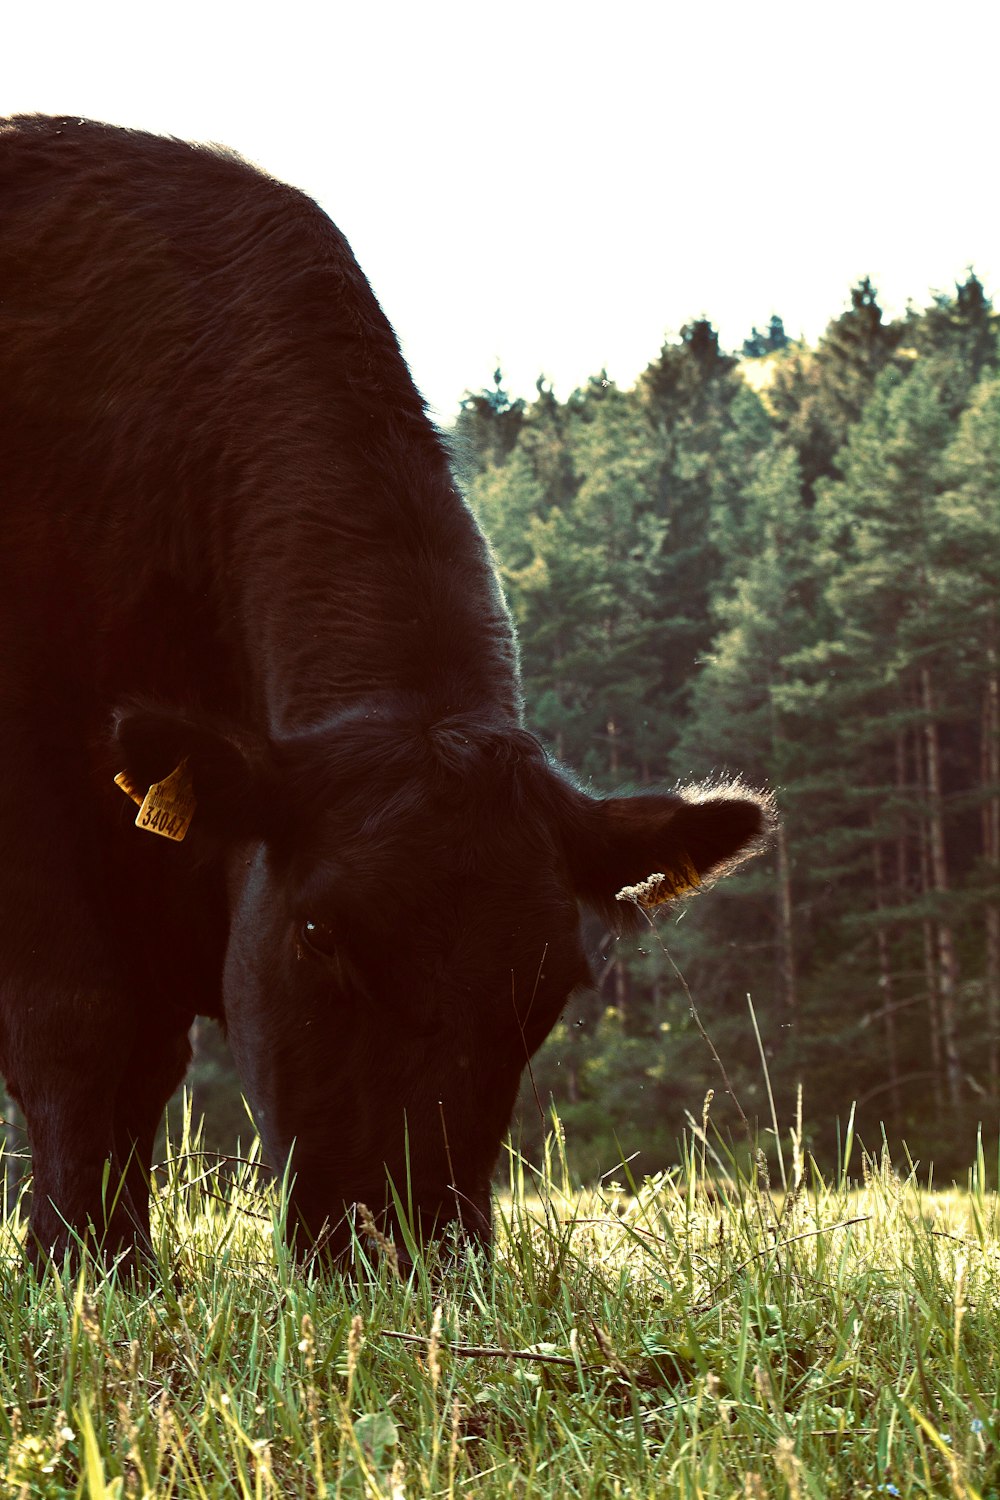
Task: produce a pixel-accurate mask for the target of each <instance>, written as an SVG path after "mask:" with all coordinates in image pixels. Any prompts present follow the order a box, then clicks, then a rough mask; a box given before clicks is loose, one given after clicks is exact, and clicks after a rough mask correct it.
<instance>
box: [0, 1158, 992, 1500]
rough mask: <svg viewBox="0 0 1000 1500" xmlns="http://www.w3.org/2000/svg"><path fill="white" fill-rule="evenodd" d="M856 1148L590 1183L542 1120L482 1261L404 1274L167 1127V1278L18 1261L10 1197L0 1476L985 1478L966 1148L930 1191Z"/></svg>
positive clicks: (450, 1487)
mask: <svg viewBox="0 0 1000 1500" xmlns="http://www.w3.org/2000/svg"><path fill="white" fill-rule="evenodd" d="M771 1144H772V1149H773V1146H774V1141H773V1139H772V1142H771ZM848 1154H850V1153H848ZM853 1155H854V1158H855V1159H854V1160H853V1162H850V1161H849V1163H848V1166H849V1167H850V1168H851V1170H852V1171H856V1172H857V1179H856V1180H854V1179H851V1178H849V1177H848V1167H845V1170H844V1173H843V1174H842V1181H840V1182H834V1183H827V1182H823V1181H821V1180H819V1179H818V1177H817V1176H816V1175H815V1174H814V1173H813V1172H812V1171H811V1170H810V1165H809V1163H808V1161H807V1160H804V1159H803V1157H802V1155H801V1153H799V1151H798V1150H797V1147H796V1142H795V1138H794V1135H793V1136H792V1138H791V1141H790V1144H786V1147H785V1159H784V1161H783V1162H781V1163H780V1167H779V1165H778V1164H777V1162H776V1165H775V1168H774V1169H773V1171H772V1176H773V1177H774V1178H775V1179H777V1178H778V1175H779V1171H780V1172H781V1173H782V1174H783V1176H784V1179H785V1183H786V1187H785V1188H784V1189H783V1188H782V1185H781V1182H780V1181H778V1180H775V1181H772V1182H768V1180H767V1175H766V1171H764V1170H763V1169H762V1166H761V1163H760V1161H759V1160H757V1161H754V1160H753V1159H752V1158H749V1157H748V1158H747V1159H748V1160H749V1166H747V1167H746V1168H744V1169H742V1170H738V1169H737V1166H736V1162H735V1158H733V1157H730V1156H727V1155H725V1154H724V1153H721V1152H720V1150H719V1149H718V1147H717V1146H716V1147H713V1146H712V1145H711V1144H710V1143H709V1142H708V1141H707V1140H705V1139H702V1140H700V1141H699V1139H698V1138H697V1132H695V1135H694V1136H693V1137H692V1139H691V1140H690V1142H689V1145H688V1148H687V1156H686V1159H685V1160H684V1162H683V1165H682V1166H681V1167H680V1168H679V1169H678V1170H677V1172H676V1173H674V1174H671V1175H669V1176H665V1177H662V1178H659V1179H657V1180H654V1181H648V1182H645V1183H641V1184H630V1183H628V1182H623V1184H622V1185H621V1186H618V1185H615V1184H609V1183H606V1184H605V1185H604V1186H603V1188H602V1189H601V1190H600V1191H597V1192H590V1193H585V1194H580V1193H579V1192H576V1191H574V1190H573V1189H572V1187H571V1185H570V1184H569V1183H568V1182H567V1181H566V1180H565V1173H564V1170H563V1167H562V1158H561V1153H560V1151H559V1140H558V1132H557V1133H556V1134H555V1135H554V1137H553V1147H552V1152H551V1156H550V1159H549V1160H548V1162H546V1163H543V1164H541V1167H540V1168H539V1169H538V1170H535V1169H529V1168H528V1167H526V1166H525V1164H523V1163H522V1162H520V1161H518V1160H516V1159H513V1161H512V1166H511V1171H510V1184H509V1189H508V1191H506V1192H505V1193H502V1194H501V1195H500V1197H499V1199H498V1203H497V1211H496V1217H497V1226H498V1236H497V1240H498V1243H497V1252H496V1255H495V1259H494V1262H493V1264H492V1265H490V1266H487V1265H486V1264H484V1263H483V1262H482V1261H481V1260H479V1259H476V1258H473V1259H464V1260H460V1261H459V1262H457V1263H452V1264H450V1265H444V1266H442V1265H440V1264H438V1265H435V1264H433V1263H431V1264H429V1265H428V1264H427V1263H426V1262H421V1263H419V1265H418V1269H417V1270H416V1271H415V1272H414V1273H413V1274H412V1275H411V1277H410V1278H409V1279H406V1280H403V1279H400V1278H399V1276H398V1275H397V1274H394V1271H393V1268H392V1266H391V1264H388V1263H387V1262H386V1260H385V1259H384V1258H381V1259H380V1260H379V1262H378V1264H377V1266H376V1267H375V1268H374V1269H373V1267H372V1265H371V1264H370V1263H369V1261H368V1259H367V1254H368V1250H369V1247H367V1246H366V1244H365V1243H364V1241H360V1242H359V1243H358V1246H357V1255H358V1274H357V1276H356V1278H355V1279H354V1280H352V1281H345V1280H342V1279H339V1278H335V1277H330V1276H323V1275H321V1274H318V1273H316V1272H306V1273H303V1272H302V1271H300V1270H297V1269H296V1268H295V1267H294V1266H293V1265H291V1264H290V1263H289V1260H288V1257H287V1256H286V1254H285V1253H284V1250H283V1248H282V1247H281V1245H280V1241H279V1242H278V1243H277V1245H276V1241H275V1237H274V1234H273V1220H274V1218H275V1216H276V1215H277V1213H278V1212H279V1210H278V1208H277V1205H276V1202H275V1195H274V1193H273V1191H272V1190H271V1189H269V1188H266V1187H264V1186H262V1185H261V1184H260V1183H259V1182H258V1181H257V1174H256V1173H255V1171H254V1168H253V1166H252V1165H247V1166H240V1165H239V1164H236V1166H235V1167H234V1164H233V1163H232V1162H230V1163H227V1164H219V1163H218V1162H217V1161H216V1160H215V1159H210V1158H206V1157H205V1156H203V1155H199V1154H198V1148H197V1141H193V1140H192V1139H191V1137H190V1135H189V1134H187V1133H185V1134H184V1136H183V1138H182V1139H181V1140H180V1141H179V1142H178V1143H177V1144H176V1146H175V1148H174V1150H173V1152H172V1153H171V1154H170V1155H169V1157H168V1161H167V1163H166V1164H165V1166H164V1168H163V1169H162V1170H161V1171H159V1172H158V1173H157V1194H156V1209H157V1212H156V1235H157V1254H158V1256H159V1260H160V1268H161V1273H162V1274H161V1275H160V1277H159V1279H158V1281H157V1283H156V1284H150V1285H148V1286H145V1287H143V1288H139V1289H137V1288H136V1287H135V1286H133V1285H130V1284H121V1285H120V1284H118V1283H117V1282H116V1280H115V1278H114V1277H111V1278H101V1277H100V1276H98V1275H96V1274H95V1273H94V1271H93V1269H92V1268H91V1269H90V1270H88V1269H86V1268H85V1269H84V1271H83V1272H82V1273H80V1274H78V1275H73V1274H71V1273H69V1272H65V1273H63V1274H61V1275H58V1274H55V1273H52V1272H49V1273H47V1274H46V1275H45V1276H44V1277H42V1278H41V1279H40V1280H38V1279H35V1278H34V1277H33V1276H32V1275H31V1274H30V1273H29V1272H27V1271H25V1270H24V1268H23V1266H22V1264H21V1262H20V1259H19V1256H18V1254H17V1246H16V1243H15V1241H14V1238H13V1236H14V1235H16V1234H18V1233H19V1232H21V1231H20V1229H19V1220H18V1213H17V1208H16V1206H12V1207H11V1211H10V1215H9V1218H8V1230H7V1233H8V1238H7V1242H6V1245H5V1246H4V1250H5V1254H4V1258H3V1269H2V1276H3V1286H2V1290H0V1362H2V1363H0V1410H2V1417H0V1421H2V1427H3V1431H2V1444H0V1449H2V1453H0V1463H2V1472H0V1493H2V1494H3V1495H4V1496H7V1495H10V1496H36V1495H44V1496H87V1497H92V1500H96V1497H106V1496H107V1497H111V1496H114V1497H119V1496H122V1497H124V1496H137V1497H138V1496H154V1495H155V1496H178V1497H185V1500H186V1497H189V1496H190V1497H201V1496H223V1495H225V1496H229V1495H238V1496H247V1497H250V1496H253V1497H267V1496H298V1495H327V1496H345V1497H346V1496H370V1497H383V1496H384V1497H393V1500H402V1497H412V1496H451V1495H470V1496H473V1495H474V1496H482V1497H493V1496H517V1497H521V1496H524V1497H527V1496H553V1497H557V1496H558V1497H562V1496H567V1497H571V1496H606V1495H607V1496H614V1495H623V1496H643V1497H645V1496H675V1495H676V1496H682V1497H688V1496H690V1497H694V1496H712V1497H715V1496H719V1497H724V1496H733V1497H737V1496H738V1497H763V1496H786V1495H787V1496H790V1497H799V1496H837V1497H840V1496H843V1497H847V1496H858V1497H860V1496H869V1495H870V1496H882V1495H900V1496H910V1495H913V1496H915V1495H951V1496H968V1497H973V1496H984V1497H985V1496H991V1495H1000V1459H998V1449H997V1431H998V1424H1000V1362H998V1347H1000V1337H998V1335H1000V1314H998V1297H997V1275H998V1263H1000V1234H998V1213H997V1202H996V1198H995V1196H994V1195H993V1194H992V1193H991V1192H987V1191H986V1189H985V1186H984V1184H985V1179H986V1167H985V1163H984V1161H983V1158H982V1153H981V1152H980V1154H979V1158H978V1160H976V1161H975V1162H974V1164H973V1166H972V1169H971V1172H970V1178H969V1185H968V1191H967V1192H966V1191H961V1192H960V1191H957V1190H953V1191H951V1192H945V1193H938V1192H931V1191H929V1190H928V1189H927V1188H926V1186H923V1187H922V1186H920V1185H919V1184H918V1182H917V1180H916V1175H915V1174H914V1175H912V1176H911V1177H910V1178H909V1179H906V1180H904V1179H901V1178H900V1177H899V1176H898V1175H896V1174H894V1173H893V1172H892V1171H891V1170H889V1169H888V1168H887V1167H885V1166H884V1165H882V1164H873V1163H871V1162H869V1161H866V1160H865V1159H864V1158H863V1156H862V1155H861V1153H860V1150H858V1149H855V1151H854V1153H853ZM991 1165H992V1164H991Z"/></svg>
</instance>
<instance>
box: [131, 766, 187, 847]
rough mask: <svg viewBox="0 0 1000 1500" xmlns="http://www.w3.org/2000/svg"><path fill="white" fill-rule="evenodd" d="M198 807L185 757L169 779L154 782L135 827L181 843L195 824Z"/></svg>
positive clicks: (140, 809) (140, 810)
mask: <svg viewBox="0 0 1000 1500" xmlns="http://www.w3.org/2000/svg"><path fill="white" fill-rule="evenodd" d="M195 806H196V803H195V797H194V788H193V787H192V785H191V776H190V773H189V771H188V768H187V761H183V760H182V761H181V763H180V765H179V766H178V767H177V770H176V771H172V772H171V773H170V775H169V776H168V777H167V778H166V780H165V781H157V782H154V784H153V785H152V786H151V787H150V789H149V791H148V792H147V793H146V795H145V798H144V799H143V803H142V806H141V807H140V808H139V816H138V817H137V818H136V820H135V826H136V828H143V829H145V831H146V832H147V833H158V834H159V835H160V837H161V838H165V839H174V840H175V842H177V843H180V841H181V839H182V838H183V837H184V835H185V834H186V833H187V831H188V829H189V828H190V827H191V819H192V818H193V817H194V810H195Z"/></svg>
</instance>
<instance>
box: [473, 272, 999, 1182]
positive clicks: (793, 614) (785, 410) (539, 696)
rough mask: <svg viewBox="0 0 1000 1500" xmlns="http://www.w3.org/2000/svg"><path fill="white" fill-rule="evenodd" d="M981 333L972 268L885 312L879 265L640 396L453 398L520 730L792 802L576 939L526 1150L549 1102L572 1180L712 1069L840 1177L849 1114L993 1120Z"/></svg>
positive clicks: (919, 1121) (995, 990)
mask: <svg viewBox="0 0 1000 1500" xmlns="http://www.w3.org/2000/svg"><path fill="white" fill-rule="evenodd" d="M998 328H1000V320H998V316H997V314H996V313H995V312H994V310H993V307H992V304H991V301H990V299H989V298H988V296H987V295H986V292H985V290H984V288H983V286H982V284H981V283H980V281H979V280H978V278H977V277H976V276H975V274H974V273H972V272H970V273H969V274H968V276H967V279H966V280H965V282H964V284H962V285H959V286H957V287H955V289H954V291H953V293H949V294H939V295H936V296H934V297H933V299H932V300H931V302H930V305H929V306H927V307H925V308H924V309H922V310H918V309H916V308H914V307H913V306H912V305H911V306H910V308H909V309H908V311H907V313H906V315H905V316H904V317H902V318H900V319H897V320H891V319H888V318H887V317H885V316H884V314H883V312H882V309H881V308H880V306H879V302H878V295H877V290H876V288H875V287H874V286H873V285H872V284H871V283H870V281H869V280H867V279H866V280H864V281H862V282H860V283H859V284H858V285H856V286H855V287H854V288H853V289H852V290H851V292H850V301H849V305H848V306H847V308H846V310H845V311H844V312H843V313H842V314H841V315H840V316H838V317H836V318H835V319H834V320H833V321H832V322H831V323H830V324H829V326H828V327H827V329H826V332H825V333H824V335H823V336H822V337H821V339H820V340H819V341H818V343H817V346H816V347H815V348H811V347H807V346H805V345H804V344H801V343H796V342H793V341H790V340H789V339H788V338H787V337H786V335H785V332H784V328H783V325H782V320H781V319H780V317H777V316H775V317H773V318H772V319H771V321H770V325H769V326H768V328H767V330H766V332H764V333H761V332H759V331H758V330H757V329H756V328H755V329H754V330H753V332H752V334H751V335H750V337H749V338H748V339H747V340H746V342H745V343H744V346H743V348H742V350H741V351H740V352H739V353H738V354H732V353H726V352H724V351H723V350H722V349H721V348H720V347H719V339H718V336H717V334H716V332H715V330H714V329H713V327H712V325H711V323H710V322H709V321H707V320H706V319H699V320H696V321H693V322H692V323H691V324H690V325H689V326H687V327H685V328H684V329H682V331H681V334H680V337H679V338H678V339H676V340H673V341H668V342H666V343H665V344H664V345H663V347H662V349H661V350H660V353H659V355H658V356H657V358H656V359H654V360H653V361H652V362H651V363H650V365H649V366H648V368H647V369H646V370H645V371H644V373H643V374H642V375H641V377H640V378H639V380H638V381H637V382H636V384H635V386H634V388H633V389H629V390H623V389H619V388H618V387H617V386H616V385H615V384H614V383H613V382H611V381H609V380H608V379H607V378H605V377H604V376H603V375H602V376H599V377H597V378H594V379H592V380H591V381H590V382H589V383H588V385H587V386H586V388H585V389H582V390H578V391H576V392H574V394H573V395H572V396H570V397H569V399H568V400H567V401H565V402H560V401H558V400H557V399H556V398H555V396H554V395H553V393H552V391H551V390H550V389H549V388H548V386H547V385H546V383H545V382H544V381H542V380H540V381H539V382H538V386H537V393H536V396H535V399H534V400H533V401H531V402H528V403H526V402H523V401H520V400H512V399H510V398H509V397H508V396H507V394H506V393H505V391H504V388H503V376H502V373H501V372H500V371H497V373H496V375H495V377H494V382H493V385H492V386H491V387H490V388H488V389H485V390H482V391H480V392H478V393H475V394H472V393H470V394H469V395H468V396H467V397H466V399H465V400H464V402H463V403H462V409H461V412H460V414H459V417H458V420H457V423H456V427H455V433H454V442H455V448H456V453H457V455H458V459H459V463H460V466H461V468H462V470H463V472H464V476H465V483H466V488H467V493H468V496H469V498H470V501H471V503H472V505H473V507H474V509H475V511H476V513H477V515H478V516H479V518H480V521H481V522H482V525H483V527H484V529H485V530H486V532H487V534H488V535H489V536H490V538H491V539H492V543H493V546H494V549H495V552H496V555H497V558H498V560H499V564H500V568H501V572H502V576H503V581H504V585H505V588H506V590H507V595H508V599H509V601H510V605H511V608H512V610H513V613H514V616H515V619H516V621H517V626H518V630H519V633H520V639H521V650H522V655H523V668H524V678H525V689H526V697H527V713H528V722H529V724H530V725H531V726H532V728H533V729H535V730H536V731H537V732H538V733H539V735H540V736H541V737H542V739H543V740H544V741H545V742H546V743H547V744H548V745H549V746H550V747H551V748H552V749H553V750H554V751H555V753H556V754H557V755H558V756H559V757H560V758H561V759H562V760H563V761H564V762H565V763H566V764H567V765H568V766H570V767H571V768H572V769H573V770H574V771H575V772H576V773H577V774H578V775H580V776H581V777H582V778H584V780H585V781H586V782H587V783H589V784H591V785H593V786H595V787H597V788H601V787H609V788H610V787H612V786H620V785H623V784H626V785H627V784H632V785H634V786H637V787H642V786H644V785H648V784H649V783H652V782H661V783H667V784H672V783H674V782H682V783H684V782H692V781H695V782H697V781H699V780H702V779H704V778H706V777H713V778H720V777H722V778H724V777H726V776H738V777H741V778H743V779H744V780H745V781H747V782H749V783H750V784H752V785H754V786H759V787H768V788H771V789H772V790H773V792H774V794H775V796H776V798H777V803H778V808H779V811H780V819H781V822H780V832H779V834H778V837H777V840H776V842H775V845H774V848H773V851H772V854H771V856H770V858H768V859H762V860H757V861H756V862H755V863H753V864H752V865H750V866H748V867H747V868H746V871H745V873H740V874H739V875H737V876H736V877H734V878H732V879H731V880H728V881H726V882H724V883H722V884H721V885H719V886H718V887H717V888H716V889H715V890H714V891H713V892H712V893H711V894H710V895H707V896H705V897H704V898H699V899H697V900H695V901H693V902H691V903H690V905H687V906H683V907H681V908H680V909H679V910H677V911H675V912H673V913H669V914H667V915H666V916H660V917H659V918H658V920H657V925H656V926H655V927H651V928H650V930H649V932H648V933H647V935H646V937H645V938H643V939H640V940H638V941H629V942H625V941H622V942H620V943H619V942H616V941H615V938H614V935H613V934H611V933H608V932H602V931H593V932H592V933H591V934H590V935H591V938H592V943H593V948H594V950H595V951H596V953H597V955H598V968H597V972H598V975H599V979H600V983H599V988H598V989H597V991H596V992H595V993H594V994H592V995H591V996H589V997H586V998H584V999H583V1000H581V1001H579V1002H578V1003H574V1004H572V1005H571V1007H570V1009H569V1010H568V1011H567V1013H566V1014H565V1015H564V1018H563V1020H562V1022H561V1024H560V1026H559V1028H558V1029H557V1032H556V1033H555V1034H554V1035H553V1037H552V1038H551V1040H550V1041H549V1043H548V1045H547V1046H546V1048H545V1049H544V1050H543V1051H542V1052H541V1053H540V1054H539V1055H538V1057H537V1058H536V1060H535V1064H534V1067H533V1069H532V1076H531V1077H529V1078H528V1079H527V1081H526V1086H525V1090H524V1093H523V1096H522V1108H521V1111H520V1130H521V1133H522V1140H523V1142H524V1144H525V1148H526V1150H527V1151H528V1154H529V1155H530V1154H531V1153H532V1152H537V1151H538V1150H540V1148H541V1139H542V1134H543V1131H544V1128H545V1124H546V1119H545V1113H546V1109H547V1107H548V1105H549V1102H550V1101H554V1102H555V1104H556V1106H557V1109H558V1112H559V1115H560V1117H561V1119H562V1121H563V1123H564V1125H565V1128H566V1134H567V1140H568V1143H569V1150H570V1154H571V1158H572V1160H573V1161H574V1163H575V1165H576V1166H577V1168H578V1170H580V1172H581V1173H582V1175H584V1176H585V1177H590V1178H593V1177H594V1176H595V1175H597V1174H599V1173H602V1172H607V1171H609V1170H611V1169H613V1168H614V1166H615V1163H616V1162H617V1161H618V1160H619V1159H620V1155H621V1154H622V1153H624V1154H625V1155H631V1153H632V1152H633V1151H636V1150H638V1152H639V1155H638V1157H637V1159H636V1164H635V1170H636V1171H637V1172H639V1173H642V1172H649V1171H653V1170H657V1169H660V1168H662V1167H665V1166H667V1165H669V1164H670V1163H671V1162H673V1161H675V1160H676V1159H677V1152H678V1145H677V1142H678V1139H679V1136H680V1133H681V1132H682V1130H683V1129H684V1128H685V1125H686V1124H688V1123H689V1114H690V1116H693V1117H694V1118H695V1120H696V1122H697V1123H698V1124H699V1125H700V1123H701V1116H702V1114H703V1108H704V1106H703V1103H702V1101H703V1099H704V1098H705V1096H706V1094H707V1092H708V1090H710V1089H714V1091H715V1098H714V1099H713V1100H712V1102H711V1106H710V1108H711V1118H712V1122H713V1123H714V1124H716V1125H718V1126H719V1127H721V1128H722V1129H723V1130H724V1131H725V1130H728V1129H729V1128H730V1127H731V1126H732V1124H733V1123H734V1120H735V1118H736V1116H735V1112H734V1108H733V1104H732V1100H731V1099H728V1098H727V1097H726V1095H727V1091H728V1090H729V1089H730V1087H731V1089H732V1092H733V1093H734V1094H735V1095H736V1098H737V1099H738V1100H739V1101H740V1103H741V1105H742V1107H743V1109H744V1110H745V1111H746V1113H747V1115H748V1116H756V1117H758V1119H759V1122H760V1125H761V1127H762V1128H764V1129H766V1128H767V1126H768V1125H769V1124H770V1121H771V1118H772V1117H771V1105H770V1102H769V1101H768V1098H767V1085H768V1080H769V1081H770V1086H771V1088H772V1090H773V1093H774V1107H775V1111H776V1114H777V1116H778V1119H779V1124H780V1125H781V1127H782V1128H785V1127H786V1126H787V1125H788V1124H789V1123H790V1122H794V1119H795V1115H796V1109H797V1107H798V1101H797V1090H798V1087H799V1085H800V1084H801V1086H802V1090H803V1103H802V1111H803V1122H804V1126H803V1128H804V1132H805V1138H806V1144H807V1146H808V1147H809V1149H810V1150H812V1151H813V1152H814V1153H815V1154H816V1156H817V1158H818V1159H819V1160H820V1161H821V1162H823V1163H824V1165H826V1166H827V1167H828V1166H829V1165H830V1164H831V1163H832V1164H834V1165H835V1164H836V1158H837V1152H838V1150H839V1149H841V1148H842V1133H843V1132H844V1131H846V1129H847V1125H848V1119H849V1115H850V1112H851V1109H852V1106H853V1105H856V1119H855V1128H856V1130H857V1131H858V1133H859V1134H860V1136H861V1138H862V1139H863V1141H864V1142H865V1144H866V1145H867V1146H869V1148H872V1149H878V1148H879V1147H880V1146H881V1143H882V1136H883V1130H884V1135H885V1139H886V1141H887V1142H888V1145H889V1149H890V1150H891V1152H892V1153H893V1156H894V1158H895V1159H896V1160H898V1161H899V1160H902V1161H905V1159H906V1158H905V1152H906V1151H907V1150H908V1151H909V1153H910V1154H911V1155H912V1157H913V1158H914V1159H921V1160H923V1162H924V1163H925V1165H926V1163H927V1162H928V1161H929V1160H931V1159H933V1160H934V1161H935V1163H936V1164H937V1166H938V1167H939V1168H940V1169H943V1170H947V1169H948V1168H949V1166H950V1165H952V1164H954V1163H957V1162H960V1161H964V1160H967V1159H968V1153H969V1151H970V1150H971V1149H972V1148H973V1145H974V1142H975V1131H976V1126H977V1123H978V1122H980V1121H981V1122H982V1123H983V1126H984V1129H985V1130H986V1131H987V1133H988V1134H992V1133H994V1132H995V1129H996V1123H997V1114H998V1096H1000V662H998V650H1000V621H998V598H1000V372H998V339H997V336H998ZM748 996H749V997H750V1001H751V1002H752V1013H751V1004H750V1003H748ZM692 1002H693V1005H694V1008H695V1010H696V1012H697V1014H693V1013H692ZM758 1032H759V1041H758ZM703 1033H707V1037H708V1038H710V1039H711V1044H712V1046H714V1048H715V1050H716V1051H717V1053H718V1054H719V1059H720V1060H721V1063H722V1065H723V1067H724V1069H725V1074H726V1076H725V1077H723V1076H722V1074H721V1072H720V1068H719V1063H718V1061H717V1060H716V1059H715V1058H713V1055H712V1051H711V1048H710V1046H709V1044H708V1040H707V1038H706V1036H705V1035H704V1034H703ZM762 1056H763V1059H764V1061H762ZM765 1062H766V1067H765ZM904 1143H905V1146H904Z"/></svg>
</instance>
